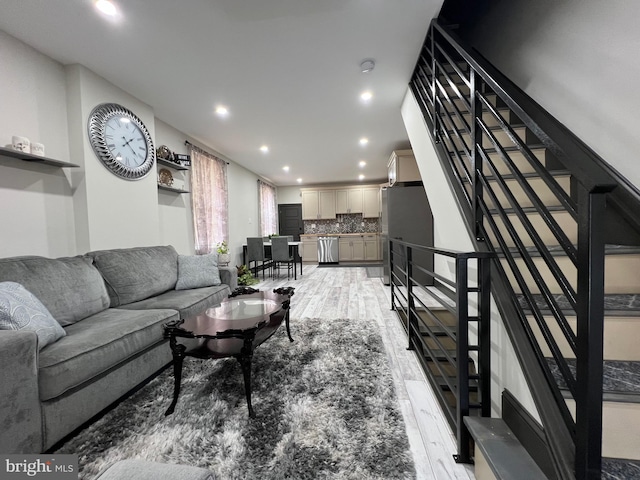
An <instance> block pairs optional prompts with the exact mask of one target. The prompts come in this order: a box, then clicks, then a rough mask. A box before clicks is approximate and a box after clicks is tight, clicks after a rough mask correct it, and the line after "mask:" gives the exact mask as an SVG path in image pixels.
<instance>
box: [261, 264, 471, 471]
mask: <svg viewBox="0 0 640 480" xmlns="http://www.w3.org/2000/svg"><path fill="white" fill-rule="evenodd" d="M265 275H266V278H265V280H262V274H261V273H259V278H260V280H261V282H260V283H259V284H257V285H255V288H259V289H271V288H277V287H281V286H291V287H295V289H296V290H295V294H294V296H293V297H292V299H291V328H292V331H293V332H295V322H296V321H304V320H306V319H314V318H321V319H325V320H326V319H331V318H360V319H367V320H370V321H371V324H372V326H374V325H375V326H376V327H378V328H379V329H380V334H381V336H382V339H383V341H384V344H385V346H386V348H387V354H388V358H389V365H390V366H391V371H392V373H393V378H394V381H395V387H396V392H397V395H398V399H399V402H400V407H401V409H402V414H403V416H404V420H405V425H406V428H407V436H408V438H409V443H410V446H411V452H412V453H413V458H414V462H415V466H416V478H417V479H419V480H423V479H434V480H448V479H456V480H474V479H475V476H474V474H473V466H470V465H461V464H457V463H455V461H454V460H453V454H454V453H455V452H456V443H455V437H454V435H453V434H452V432H451V430H450V428H449V425H448V423H447V421H446V420H445V417H444V415H443V413H442V411H441V409H440V407H439V405H438V403H437V401H436V399H435V396H434V393H433V391H432V390H431V387H430V386H429V384H428V382H427V379H426V378H425V376H424V373H423V372H422V370H421V368H420V366H419V364H418V361H417V359H416V358H415V356H414V353H413V352H411V351H408V350H407V349H406V335H405V333H404V330H403V329H402V326H401V325H400V323H399V321H398V319H397V317H396V314H395V313H394V312H393V311H391V309H390V305H391V302H390V288H389V287H387V286H385V285H384V284H383V283H382V279H381V278H371V277H369V276H368V275H367V268H365V267H349V268H346V267H318V266H317V265H305V266H304V268H303V275H302V276H300V275H299V272H298V279H297V280H293V277H292V278H291V279H289V280H287V275H286V269H283V270H282V271H281V272H280V276H279V277H278V278H275V279H270V278H268V271H267V272H266V273H265ZM294 337H295V334H294Z"/></svg>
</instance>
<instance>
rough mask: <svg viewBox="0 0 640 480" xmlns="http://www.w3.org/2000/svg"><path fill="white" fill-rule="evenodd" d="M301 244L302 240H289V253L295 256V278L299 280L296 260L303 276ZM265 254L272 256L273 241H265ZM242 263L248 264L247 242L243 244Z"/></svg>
mask: <svg viewBox="0 0 640 480" xmlns="http://www.w3.org/2000/svg"><path fill="white" fill-rule="evenodd" d="M300 245H302V242H295V241H294V242H289V253H290V254H291V256H292V257H293V261H294V264H293V279H294V280H297V279H298V276H297V275H296V265H295V262H296V261H297V262H298V264H299V265H300V276H302V255H300ZM264 254H265V256H266V257H270V256H271V242H264ZM242 264H243V265H246V264H247V244H246V243H245V244H243V245H242Z"/></svg>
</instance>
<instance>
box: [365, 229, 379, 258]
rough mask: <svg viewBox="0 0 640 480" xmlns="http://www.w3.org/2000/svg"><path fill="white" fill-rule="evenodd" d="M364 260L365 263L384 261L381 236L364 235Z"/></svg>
mask: <svg viewBox="0 0 640 480" xmlns="http://www.w3.org/2000/svg"><path fill="white" fill-rule="evenodd" d="M362 242H363V248H364V250H363V258H364V260H365V261H376V260H382V257H381V256H380V250H379V245H380V237H379V235H363V236H362Z"/></svg>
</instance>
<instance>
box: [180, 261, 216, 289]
mask: <svg viewBox="0 0 640 480" xmlns="http://www.w3.org/2000/svg"><path fill="white" fill-rule="evenodd" d="M221 283H222V281H221V280H220V272H219V271H218V254H217V253H210V254H208V255H178V281H177V282H176V290H187V289H190V288H201V287H211V286H212V285H220V284H221Z"/></svg>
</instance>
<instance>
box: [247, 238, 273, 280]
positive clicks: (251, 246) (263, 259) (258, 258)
mask: <svg viewBox="0 0 640 480" xmlns="http://www.w3.org/2000/svg"><path fill="white" fill-rule="evenodd" d="M251 262H254V264H255V267H254V268H255V271H254V275H255V276H256V277H257V276H258V262H260V265H262V278H263V279H264V269H265V267H267V266H269V267H271V265H272V264H271V262H270V258H269V257H267V255H265V253H264V240H263V238H262V237H248V238H247V267H249V269H251Z"/></svg>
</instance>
